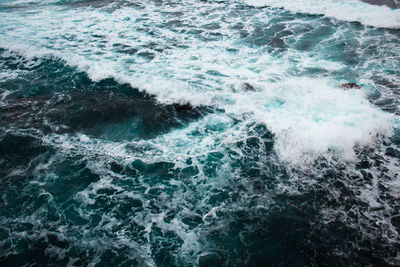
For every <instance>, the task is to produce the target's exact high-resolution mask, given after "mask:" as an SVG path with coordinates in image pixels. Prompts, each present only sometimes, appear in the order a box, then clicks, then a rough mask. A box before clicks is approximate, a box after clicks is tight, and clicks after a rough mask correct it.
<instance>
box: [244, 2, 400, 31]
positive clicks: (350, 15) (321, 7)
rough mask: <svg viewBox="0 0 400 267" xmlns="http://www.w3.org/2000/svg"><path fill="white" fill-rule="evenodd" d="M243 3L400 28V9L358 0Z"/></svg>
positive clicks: (376, 25) (369, 24)
mask: <svg viewBox="0 0 400 267" xmlns="http://www.w3.org/2000/svg"><path fill="white" fill-rule="evenodd" d="M244 2H245V3H246V4H248V5H252V6H256V7H262V6H269V7H275V8H284V9H286V10H288V11H291V12H298V13H305V14H312V15H325V16H327V17H331V18H335V19H339V20H344V21H357V22H360V23H362V24H364V25H368V26H374V27H383V28H400V9H392V8H389V7H387V6H376V5H371V4H367V3H365V2H362V1H359V0H336V1H335V0H302V1H291V0H244Z"/></svg>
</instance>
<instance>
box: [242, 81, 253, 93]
mask: <svg viewBox="0 0 400 267" xmlns="http://www.w3.org/2000/svg"><path fill="white" fill-rule="evenodd" d="M242 89H243V91H246V92H247V91H250V92H254V91H255V90H256V89H255V88H254V87H253V86H252V85H251V84H249V83H244V84H243V85H242Z"/></svg>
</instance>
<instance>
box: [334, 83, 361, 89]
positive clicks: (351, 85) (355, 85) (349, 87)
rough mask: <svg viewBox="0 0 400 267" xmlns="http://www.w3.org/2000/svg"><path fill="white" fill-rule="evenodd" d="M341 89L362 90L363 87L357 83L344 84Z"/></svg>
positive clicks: (340, 86)
mask: <svg viewBox="0 0 400 267" xmlns="http://www.w3.org/2000/svg"><path fill="white" fill-rule="evenodd" d="M339 88H343V89H344V90H348V89H361V86H359V85H358V84H355V83H342V84H340V85H339Z"/></svg>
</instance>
